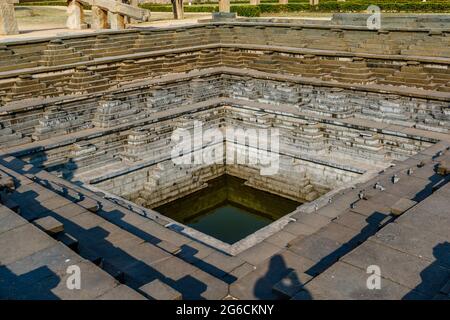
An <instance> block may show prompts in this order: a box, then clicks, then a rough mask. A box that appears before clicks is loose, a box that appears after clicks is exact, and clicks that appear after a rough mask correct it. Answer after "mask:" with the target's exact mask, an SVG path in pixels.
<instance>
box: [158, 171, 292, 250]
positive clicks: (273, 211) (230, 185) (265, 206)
mask: <svg viewBox="0 0 450 320" xmlns="http://www.w3.org/2000/svg"><path fill="white" fill-rule="evenodd" d="M299 205H300V203H298V202H296V201H293V200H290V199H286V198H283V197H280V196H277V195H274V194H272V193H269V192H265V191H261V190H258V189H255V188H252V187H249V186H246V185H245V180H242V179H239V178H236V177H233V176H229V175H223V176H221V177H219V178H216V179H213V180H210V181H208V186H207V187H206V188H204V189H202V190H200V191H197V192H194V193H192V194H190V195H187V196H185V197H182V198H180V199H177V200H175V201H172V202H170V203H167V204H164V205H162V206H160V207H157V208H154V209H155V210H156V211H158V212H160V213H162V214H164V215H166V216H168V217H170V218H172V219H174V220H175V221H178V222H180V223H183V224H185V225H187V226H189V227H191V228H194V229H196V230H198V231H201V232H203V233H205V234H207V235H209V236H212V237H214V238H216V239H219V240H221V241H223V242H225V243H228V244H233V243H235V242H237V241H239V240H241V239H243V238H245V237H246V236H248V235H250V234H252V233H253V232H255V231H257V230H259V229H261V228H263V227H265V226H267V225H269V224H271V223H272V222H273V221H275V220H277V219H279V218H281V217H282V216H284V215H286V214H288V213H290V212H292V211H294V210H295V209H296V208H297V207H298V206H299Z"/></svg>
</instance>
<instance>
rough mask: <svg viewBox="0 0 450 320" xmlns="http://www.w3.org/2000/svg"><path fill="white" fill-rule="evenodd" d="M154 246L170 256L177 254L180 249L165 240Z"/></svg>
mask: <svg viewBox="0 0 450 320" xmlns="http://www.w3.org/2000/svg"><path fill="white" fill-rule="evenodd" d="M156 246H157V247H158V248H161V249H163V250H164V251H167V252H169V253H171V254H177V253H179V252H180V251H181V248H180V247H179V246H176V245H174V244H173V243H171V242H169V241H165V240H162V241H161V242H159V243H157V244H156Z"/></svg>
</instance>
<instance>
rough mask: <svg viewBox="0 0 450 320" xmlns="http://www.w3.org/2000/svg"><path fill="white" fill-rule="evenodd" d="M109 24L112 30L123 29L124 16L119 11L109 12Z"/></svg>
mask: <svg viewBox="0 0 450 320" xmlns="http://www.w3.org/2000/svg"><path fill="white" fill-rule="evenodd" d="M109 26H110V28H111V29H112V30H123V29H125V17H124V16H123V15H121V14H119V13H113V12H110V21H109Z"/></svg>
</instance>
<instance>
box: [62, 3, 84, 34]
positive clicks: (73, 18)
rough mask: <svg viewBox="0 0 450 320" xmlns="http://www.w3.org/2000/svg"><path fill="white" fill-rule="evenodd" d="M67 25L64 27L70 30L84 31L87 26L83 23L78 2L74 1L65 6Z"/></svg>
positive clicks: (81, 10)
mask: <svg viewBox="0 0 450 320" xmlns="http://www.w3.org/2000/svg"><path fill="white" fill-rule="evenodd" d="M67 14H68V17H67V23H66V26H67V28H69V29H72V30H81V29H86V28H87V24H86V22H84V10H83V6H82V4H81V3H80V2H78V1H76V0H72V1H70V3H69V5H68V6H67Z"/></svg>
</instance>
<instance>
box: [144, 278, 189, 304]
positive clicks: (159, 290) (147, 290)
mask: <svg viewBox="0 0 450 320" xmlns="http://www.w3.org/2000/svg"><path fill="white" fill-rule="evenodd" d="M139 291H140V292H141V293H142V294H144V295H145V296H146V297H148V298H150V299H153V300H181V299H182V295H181V293H179V292H178V291H177V290H175V289H173V288H172V287H170V286H168V285H167V284H165V283H164V282H162V281H161V280H159V279H156V280H153V281H152V282H149V283H147V284H146V285H143V286H142V287H140V288H139Z"/></svg>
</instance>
